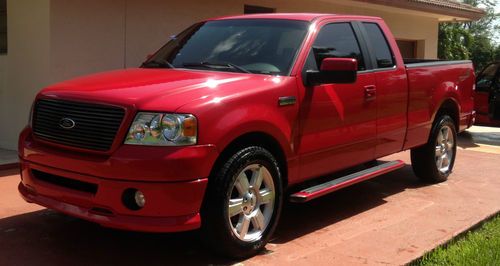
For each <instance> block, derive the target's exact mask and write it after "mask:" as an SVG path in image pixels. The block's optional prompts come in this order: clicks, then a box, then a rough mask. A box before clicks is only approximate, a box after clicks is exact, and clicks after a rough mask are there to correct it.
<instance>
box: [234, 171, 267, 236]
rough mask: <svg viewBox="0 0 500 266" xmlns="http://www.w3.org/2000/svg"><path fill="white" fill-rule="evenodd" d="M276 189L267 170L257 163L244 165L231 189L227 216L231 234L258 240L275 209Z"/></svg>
mask: <svg viewBox="0 0 500 266" xmlns="http://www.w3.org/2000/svg"><path fill="white" fill-rule="evenodd" d="M274 198H275V189H274V182H273V178H272V176H271V173H270V172H269V170H268V169H267V168H266V167H265V166H263V165H260V164H251V165H249V166H247V167H245V168H244V169H243V170H242V171H241V172H240V173H239V174H238V177H237V178H236V180H235V182H234V184H233V187H232V189H231V195H230V197H229V202H228V204H227V206H228V212H227V213H228V219H229V224H230V225H231V229H232V232H233V234H234V235H235V236H236V237H237V238H238V239H240V240H242V241H245V242H251V241H255V240H259V239H260V238H261V237H262V235H263V234H264V232H265V231H266V229H267V227H268V226H269V223H270V221H271V217H272V216H273V212H274Z"/></svg>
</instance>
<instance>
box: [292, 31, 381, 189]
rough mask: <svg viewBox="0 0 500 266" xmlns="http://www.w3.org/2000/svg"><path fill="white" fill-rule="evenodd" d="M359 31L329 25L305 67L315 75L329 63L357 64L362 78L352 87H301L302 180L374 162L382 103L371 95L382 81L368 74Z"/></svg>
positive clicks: (358, 75)
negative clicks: (341, 60)
mask: <svg viewBox="0 0 500 266" xmlns="http://www.w3.org/2000/svg"><path fill="white" fill-rule="evenodd" d="M355 27H356V25H355V24H352V23H349V22H339V23H327V24H324V25H323V26H322V27H321V29H320V31H319V32H318V34H317V36H316V39H315V41H314V43H313V45H312V47H311V48H310V50H309V51H310V52H309V56H308V58H307V60H306V63H305V64H304V69H303V71H307V70H313V71H314V70H318V69H319V66H320V65H321V61H322V60H323V59H324V58H331V57H334V58H355V59H357V61H358V73H357V81H356V82H355V83H352V84H322V85H317V86H304V85H302V84H299V86H300V88H299V91H300V94H301V95H300V97H301V99H300V103H301V105H300V132H299V143H298V147H297V150H298V153H299V160H300V170H299V172H300V174H299V178H300V179H301V180H305V179H309V178H312V177H317V176H322V175H325V174H328V173H332V172H334V171H337V170H340V169H345V168H346V167H350V166H354V165H357V164H360V163H363V162H366V161H370V160H373V159H374V156H375V147H376V136H377V132H376V127H377V101H376V98H375V97H374V96H373V95H372V94H370V90H371V89H374V88H375V84H376V80H375V76H374V75H375V74H374V73H371V72H369V71H367V69H368V67H367V64H366V63H368V64H370V62H369V60H365V57H364V54H363V52H362V51H363V50H362V48H361V46H360V42H359V41H358V36H359V35H357V34H356V33H355V30H354V29H355ZM365 62H366V63H365Z"/></svg>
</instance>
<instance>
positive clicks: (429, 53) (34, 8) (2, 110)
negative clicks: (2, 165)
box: [0, 0, 438, 149]
mask: <svg viewBox="0 0 500 266" xmlns="http://www.w3.org/2000/svg"><path fill="white" fill-rule="evenodd" d="M244 4H250V5H260V6H266V7H273V8H276V11H277V12H320V13H337V14H356V15H370V16H380V17H382V18H384V19H385V20H386V22H387V23H388V25H389V27H390V28H391V29H392V31H393V33H394V35H395V36H396V38H399V39H408V40H416V41H418V48H417V50H418V56H419V57H425V58H435V57H436V54H437V35H438V34H437V30H438V17H437V16H436V15H432V14H425V13H422V12H412V11H408V10H402V9H394V8H390V7H384V6H377V5H370V4H364V3H360V2H353V1H348V0H308V1H305V0H246V1H243V0H190V1H178V0H169V1H167V0H141V1H137V0H106V1H102V0H71V1H68V0H37V1H31V0H8V11H7V12H8V41H9V52H8V55H7V56H3V57H0V79H1V80H2V81H3V84H4V85H2V81H0V125H2V126H0V148H8V149H16V145H17V141H16V140H17V136H18V133H19V132H20V130H21V129H22V128H23V127H24V126H25V124H26V121H27V118H28V113H29V109H30V105H31V102H32V101H33V98H34V96H35V95H36V92H37V91H39V90H40V89H41V88H43V87H44V86H46V85H47V84H50V83H54V82H57V81H61V80H65V79H70V78H73V77H76V76H80V75H85V74H89V73H94V72H99V71H105V70H111V69H118V68H124V67H136V66H138V65H139V64H140V63H141V62H142V61H143V60H144V59H145V57H146V55H147V54H150V53H152V52H154V51H155V50H157V49H158V48H159V47H161V46H162V45H163V44H164V43H165V42H167V41H168V39H169V36H170V35H173V34H176V33H178V32H180V31H181V30H182V29H184V28H186V27H187V26H189V25H191V24H192V23H194V22H195V21H199V20H202V19H205V18H210V17H217V16H224V15H232V14H241V13H243V6H244ZM388 10H390V11H388ZM2 61H3V62H2ZM2 75H3V76H2ZM2 77H5V78H2Z"/></svg>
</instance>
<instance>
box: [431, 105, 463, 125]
mask: <svg viewBox="0 0 500 266" xmlns="http://www.w3.org/2000/svg"><path fill="white" fill-rule="evenodd" d="M443 114H447V115H449V116H450V117H451V118H452V119H453V121H454V124H455V128H456V130H457V131H458V130H459V128H460V108H459V104H458V102H457V101H456V100H455V99H454V98H451V97H450V98H446V99H444V100H443V101H442V102H441V104H440V105H439V108H438V109H437V111H436V113H435V114H434V118H433V119H432V121H433V122H435V120H436V119H439V117H440V116H441V115H443Z"/></svg>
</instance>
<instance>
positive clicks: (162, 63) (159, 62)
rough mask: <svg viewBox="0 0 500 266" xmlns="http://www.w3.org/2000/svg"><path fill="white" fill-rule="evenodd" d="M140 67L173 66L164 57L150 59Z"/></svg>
mask: <svg viewBox="0 0 500 266" xmlns="http://www.w3.org/2000/svg"><path fill="white" fill-rule="evenodd" d="M141 67H162V68H175V67H174V65H172V64H171V63H170V62H168V61H167V60H165V59H158V60H151V61H147V62H144V63H142V65H141Z"/></svg>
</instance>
